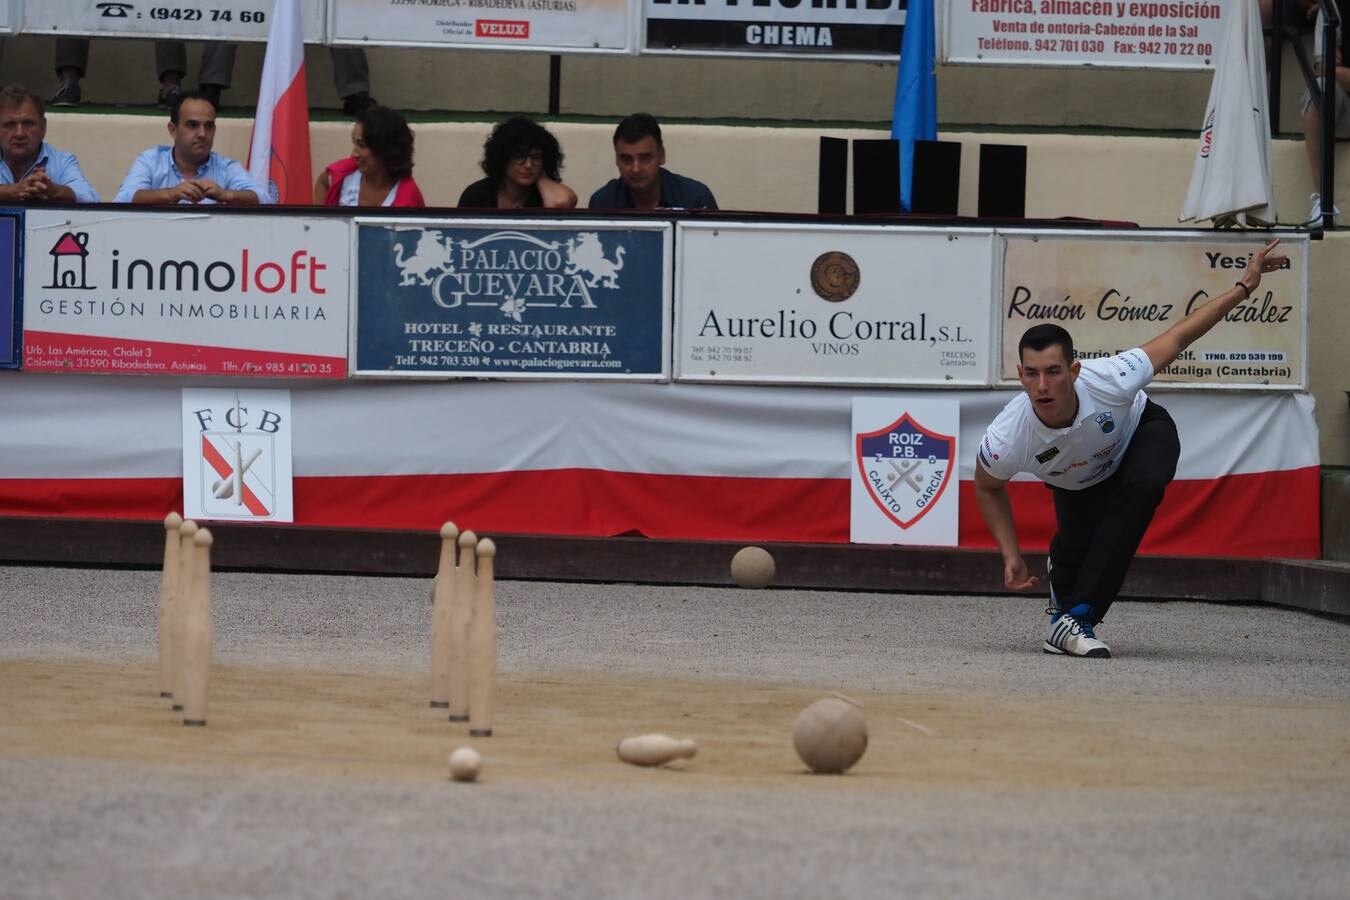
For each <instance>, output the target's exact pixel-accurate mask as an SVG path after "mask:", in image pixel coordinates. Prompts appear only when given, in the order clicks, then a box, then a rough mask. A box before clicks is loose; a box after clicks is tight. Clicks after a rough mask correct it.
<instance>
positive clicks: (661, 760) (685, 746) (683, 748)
mask: <svg viewBox="0 0 1350 900" xmlns="http://www.w3.org/2000/svg"><path fill="white" fill-rule="evenodd" d="M615 749H616V750H617V751H618V754H619V759H621V760H623V761H624V762H626V763H632V764H633V765H635V766H664V765H665V764H666V763H668V762H673V761H674V760H677V759H693V758H694V754H696V753H698V744H696V743H694V742H693V741H692V740H689V739H688V738H685V739H683V740H681V739H678V738H673V737H670V736H669V735H665V734H644V735H640V736H638V737H630V738H625V739H623V740H622V741H619V746H618V747H617V748H615Z"/></svg>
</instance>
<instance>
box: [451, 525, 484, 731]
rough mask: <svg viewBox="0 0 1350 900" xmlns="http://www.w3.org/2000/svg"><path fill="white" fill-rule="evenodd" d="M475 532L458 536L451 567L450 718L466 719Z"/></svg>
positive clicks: (476, 580)
mask: <svg viewBox="0 0 1350 900" xmlns="http://www.w3.org/2000/svg"><path fill="white" fill-rule="evenodd" d="M477 546H478V535H476V534H474V533H473V532H472V531H466V532H464V533H463V534H461V535H460V536H459V568H457V569H456V570H455V572H456V575H455V578H456V581H455V593H454V596H453V597H451V598H450V721H451V722H467V721H469V621H470V620H471V619H472V618H473V598H474V594H476V593H477V590H478V589H477V583H478V576H477V575H476V574H475V572H474V562H475V559H476V557H475V553H474V550H475V548H476V547H477Z"/></svg>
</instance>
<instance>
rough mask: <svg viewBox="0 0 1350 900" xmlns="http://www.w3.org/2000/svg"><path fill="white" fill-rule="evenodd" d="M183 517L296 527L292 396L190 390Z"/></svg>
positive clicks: (269, 392)
mask: <svg viewBox="0 0 1350 900" xmlns="http://www.w3.org/2000/svg"><path fill="white" fill-rule="evenodd" d="M182 425H183V516H184V517H185V518H188V519H194V520H200V519H212V520H217V521H219V520H225V521H235V522H294V521H295V503H294V492H293V491H292V480H291V434H292V428H291V392H290V391H273V390H264V391H257V390H254V391H238V390H231V389H229V388H187V389H185V390H184V391H183V407H182Z"/></svg>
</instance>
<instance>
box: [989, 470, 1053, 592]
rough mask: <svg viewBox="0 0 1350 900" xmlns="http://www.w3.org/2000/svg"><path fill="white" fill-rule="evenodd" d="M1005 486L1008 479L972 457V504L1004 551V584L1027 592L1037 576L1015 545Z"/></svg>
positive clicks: (1009, 503) (1014, 532)
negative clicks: (998, 477)
mask: <svg viewBox="0 0 1350 900" xmlns="http://www.w3.org/2000/svg"><path fill="white" fill-rule="evenodd" d="M1007 485H1008V482H1006V481H1000V480H999V479H997V478H995V477H994V476H993V475H991V474H989V472H988V470H986V469H985V467H984V464H983V463H981V462H980V461H979V460H978V459H976V460H975V503H976V505H977V506H979V507H980V515H981V516H983V517H984V524H986V525H988V526H989V531H990V532H991V533H992V534H993V535H994V540H995V541H997V542H998V549H999V552H1000V553H1002V554H1003V585H1004V587H1007V588H1009V589H1011V590H1014V591H1029V590H1031V589H1032V588H1034V587H1035V586H1036V584H1037V582H1038V581H1039V580H1040V579H1038V578H1036V576H1034V575H1032V574H1031V572H1030V570H1029V569H1027V564H1026V560H1024V559H1022V550H1021V548H1019V547H1018V545H1017V526H1016V525H1014V524H1013V514H1012V503H1011V502H1009V500H1008V491H1007Z"/></svg>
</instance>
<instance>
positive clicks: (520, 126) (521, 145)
mask: <svg viewBox="0 0 1350 900" xmlns="http://www.w3.org/2000/svg"><path fill="white" fill-rule="evenodd" d="M562 164H563V152H562V148H561V147H559V146H558V139H557V138H555V137H554V136H553V135H551V134H549V132H548V129H546V128H544V126H542V125H540V124H538V123H537V122H533V121H531V120H529V119H527V118H525V117H523V116H517V117H515V118H514V119H507V120H506V121H505V122H502V123H500V124H499V125H497V126H496V127H494V128H493V129H492V134H490V135H488V139H487V141H486V142H485V143H484V144H483V161H482V163H481V165H482V167H483V172H484V173H485V174H486V175H487V177H486V178H484V179H481V180H479V181H475V182H474V183H473V184H471V185H469V186H468V187H466V188H465V189H464V193H463V194H461V195H460V197H459V204H458V205H459V206H466V207H477V208H483V207H487V208H490V209H524V208H531V207H543V208H545V209H572V208H573V207H574V206H576V205H577V195H576V193H575V192H574V191H573V190H572V189H571V188H570V187H568V186H567V185H565V184H563V183H562V182H561V181H560V180H559V178H560V175H561V173H562Z"/></svg>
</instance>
